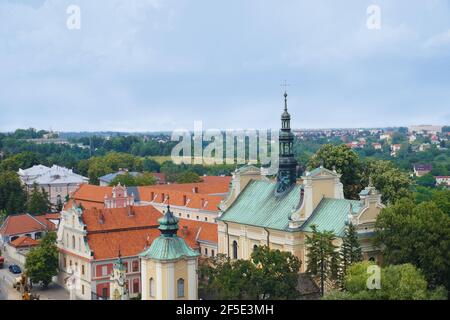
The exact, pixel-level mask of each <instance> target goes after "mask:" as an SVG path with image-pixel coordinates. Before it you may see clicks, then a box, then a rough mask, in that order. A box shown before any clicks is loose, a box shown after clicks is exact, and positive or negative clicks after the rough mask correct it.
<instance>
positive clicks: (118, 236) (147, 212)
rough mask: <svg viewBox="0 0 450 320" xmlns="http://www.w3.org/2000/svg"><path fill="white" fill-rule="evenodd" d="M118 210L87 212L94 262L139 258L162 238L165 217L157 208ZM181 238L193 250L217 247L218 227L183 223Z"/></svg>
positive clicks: (194, 222)
mask: <svg viewBox="0 0 450 320" xmlns="http://www.w3.org/2000/svg"><path fill="white" fill-rule="evenodd" d="M130 212H132V213H133V214H132V215H129V211H128V209H127V208H115V209H88V210H84V211H83V215H82V217H83V222H84V223H85V224H86V227H87V239H88V243H89V247H90V248H91V250H93V251H94V259H98V260H103V259H113V258H116V257H117V256H118V252H119V249H120V252H121V254H122V256H136V255H138V254H139V253H141V252H142V251H143V250H144V249H145V247H146V246H148V245H150V244H151V243H152V241H153V240H154V239H155V238H156V237H158V236H159V235H160V231H159V229H158V226H159V224H158V219H159V218H161V216H162V214H161V213H160V212H159V211H158V210H157V209H155V208H154V207H153V206H134V207H130ZM178 236H179V237H181V238H183V239H184V240H185V241H186V243H187V244H188V245H189V246H190V247H191V248H193V249H196V248H198V241H209V242H212V243H217V241H218V240H217V225H216V224H214V223H208V222H201V221H193V220H187V219H180V221H179V230H178Z"/></svg>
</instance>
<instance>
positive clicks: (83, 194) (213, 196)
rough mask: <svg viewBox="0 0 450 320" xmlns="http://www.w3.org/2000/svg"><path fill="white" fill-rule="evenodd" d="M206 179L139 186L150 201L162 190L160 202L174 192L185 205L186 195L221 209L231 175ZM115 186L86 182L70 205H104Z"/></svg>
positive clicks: (197, 204) (193, 203) (194, 204)
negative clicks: (163, 197) (220, 205)
mask: <svg viewBox="0 0 450 320" xmlns="http://www.w3.org/2000/svg"><path fill="white" fill-rule="evenodd" d="M202 179H203V182H199V183H183V184H176V183H175V184H162V185H154V186H144V187H138V190H139V195H140V200H141V201H150V200H151V194H152V192H153V193H154V194H155V195H156V194H158V195H159V197H157V199H156V202H161V196H162V193H164V194H165V195H168V194H169V195H170V198H171V200H170V202H171V203H173V204H174V205H180V206H182V205H183V196H184V195H186V196H187V198H189V199H190V201H189V203H188V207H190V208H195V209H203V210H209V211H217V210H218V209H217V206H218V205H219V203H220V201H221V200H222V198H223V195H224V194H226V193H227V192H228V189H229V186H230V181H231V177H216V176H205V177H202ZM111 194H112V187H108V186H96V185H90V184H82V185H81V186H80V187H79V188H78V189H77V190H76V191H75V192H73V193H72V195H71V199H70V200H69V201H68V203H67V204H66V205H65V209H69V208H71V207H72V206H73V204H74V203H77V204H81V205H82V207H83V208H84V209H91V208H98V209H101V208H104V200H105V195H106V196H108V197H110V196H111Z"/></svg>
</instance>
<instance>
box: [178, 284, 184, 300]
mask: <svg viewBox="0 0 450 320" xmlns="http://www.w3.org/2000/svg"><path fill="white" fill-rule="evenodd" d="M177 289H178V298H182V297H184V279H178V281H177Z"/></svg>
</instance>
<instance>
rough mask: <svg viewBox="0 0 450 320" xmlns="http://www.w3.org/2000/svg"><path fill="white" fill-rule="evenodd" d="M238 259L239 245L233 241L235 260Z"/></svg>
mask: <svg viewBox="0 0 450 320" xmlns="http://www.w3.org/2000/svg"><path fill="white" fill-rule="evenodd" d="M237 258H238V244H237V241H236V240H235V241H233V259H237Z"/></svg>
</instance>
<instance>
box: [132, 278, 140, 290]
mask: <svg viewBox="0 0 450 320" xmlns="http://www.w3.org/2000/svg"><path fill="white" fill-rule="evenodd" d="M133 293H139V278H136V279H133Z"/></svg>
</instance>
